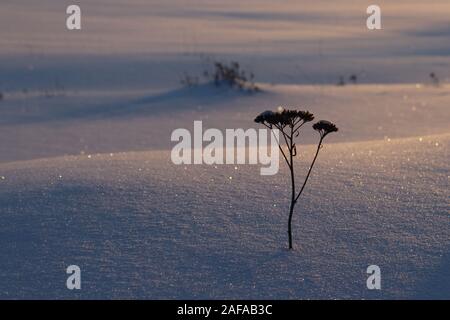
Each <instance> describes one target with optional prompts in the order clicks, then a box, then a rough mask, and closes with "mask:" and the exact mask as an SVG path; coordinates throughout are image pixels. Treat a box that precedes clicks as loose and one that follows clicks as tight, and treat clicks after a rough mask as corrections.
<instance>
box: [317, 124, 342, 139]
mask: <svg viewBox="0 0 450 320" xmlns="http://www.w3.org/2000/svg"><path fill="white" fill-rule="evenodd" d="M313 129H314V130H316V131H319V133H320V137H321V138H322V139H323V138H324V137H325V136H326V135H327V134H329V133H331V132H336V131H338V128H337V127H336V125H335V124H334V123H332V122H330V121H327V120H320V121H319V122H317V123H315V124H314V125H313Z"/></svg>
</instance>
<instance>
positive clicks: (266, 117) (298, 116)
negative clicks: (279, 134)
mask: <svg viewBox="0 0 450 320" xmlns="http://www.w3.org/2000/svg"><path fill="white" fill-rule="evenodd" d="M278 110H279V111H277V112H273V111H264V112H263V113H261V114H260V115H258V116H257V117H256V118H255V122H257V123H262V124H266V125H268V126H271V125H275V126H279V127H281V128H283V127H285V126H294V125H296V124H297V123H299V122H300V121H303V122H309V121H312V120H313V119H314V115H313V114H312V113H310V112H309V111H297V110H289V109H283V108H282V107H281V108H279V109H278Z"/></svg>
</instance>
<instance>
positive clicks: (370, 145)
mask: <svg viewBox="0 0 450 320" xmlns="http://www.w3.org/2000/svg"><path fill="white" fill-rule="evenodd" d="M449 143H450V134H443V135H434V136H424V137H416V138H405V139H398V140H395V139H394V140H383V141H373V142H357V143H339V144H328V145H326V146H325V148H324V149H323V151H322V153H321V154H320V156H319V160H318V164H317V167H316V168H315V170H314V172H313V175H312V177H311V179H310V183H309V185H308V186H307V188H306V190H305V193H304V195H303V196H302V199H301V202H300V203H299V204H298V206H297V207H296V213H295V216H294V243H295V245H296V250H295V251H292V252H289V251H288V250H286V246H287V233H286V224H287V210H288V199H287V197H288V196H289V191H288V187H289V185H288V181H287V180H288V179H287V178H288V177H287V172H286V170H285V168H284V167H282V170H281V172H280V173H279V174H278V175H275V176H272V177H267V176H265V177H262V176H260V175H259V174H258V173H259V167H257V166H246V165H239V166H218V167H214V166H206V165H200V166H175V165H172V164H171V162H170V159H169V152H168V151H149V152H128V153H112V154H98V155H97V154H93V155H87V154H86V155H83V156H67V157H59V158H47V159H39V160H33V161H23V162H12V163H4V164H0V203H1V204H2V205H1V206H0V241H1V243H2V246H0V256H2V257H8V259H2V262H1V267H0V269H1V272H0V283H2V286H1V288H0V297H1V298H152V299H163V298H182V299H190V298H192V299H198V298H214V299H216V298H252V299H253V298H263V299H265V298H283V299H292V298H369V299H370V298H447V299H448V298H450V296H449V294H450V281H449V280H450V275H449V270H450V268H449V267H450V256H449V254H448V252H449V246H450V237H449V229H448V222H449V220H448V219H449V213H448V205H447V204H448V190H449V178H450V165H449V163H448V158H449V154H448V150H449V149H448V148H449ZM313 150H314V146H305V147H303V148H302V152H304V154H305V157H302V158H301V159H300V160H299V162H298V168H297V172H299V173H300V172H305V168H306V166H307V165H308V163H309V162H308V160H309V159H310V158H309V157H311V156H312V154H313ZM419 182H420V183H419ZM71 264H76V265H79V266H80V267H81V270H82V290H81V291H78V292H71V291H69V290H67V289H66V288H65V280H66V276H67V275H66V274H65V268H66V267H67V266H69V265H71ZM371 264H376V265H378V266H380V268H381V271H382V290H381V291H369V290H367V288H366V279H367V274H366V268H367V267H368V266H369V265H371Z"/></svg>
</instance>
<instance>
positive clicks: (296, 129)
mask: <svg viewBox="0 0 450 320" xmlns="http://www.w3.org/2000/svg"><path fill="white" fill-rule="evenodd" d="M297 123H298V122H297ZM305 123H306V121H303V122H302V123H301V124H300V125H299V126H298V127H297V128H295V129H294V132H297V131H298V130H299V129H300V128H301V127H302V126H303V125H304V124H305Z"/></svg>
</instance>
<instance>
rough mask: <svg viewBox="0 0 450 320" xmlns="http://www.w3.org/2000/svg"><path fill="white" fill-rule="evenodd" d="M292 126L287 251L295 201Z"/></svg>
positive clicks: (290, 246) (291, 246) (290, 239)
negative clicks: (290, 189) (290, 190)
mask: <svg viewBox="0 0 450 320" xmlns="http://www.w3.org/2000/svg"><path fill="white" fill-rule="evenodd" d="M293 135H294V131H293V126H292V127H291V135H290V144H291V145H290V148H289V156H290V160H291V165H290V167H289V169H290V172H291V187H292V194H291V206H290V208H289V220H288V234H289V250H292V249H293V245H292V216H293V214H294V206H295V203H296V202H297V200H296V199H295V177H294V157H293V149H294V148H293Z"/></svg>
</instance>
